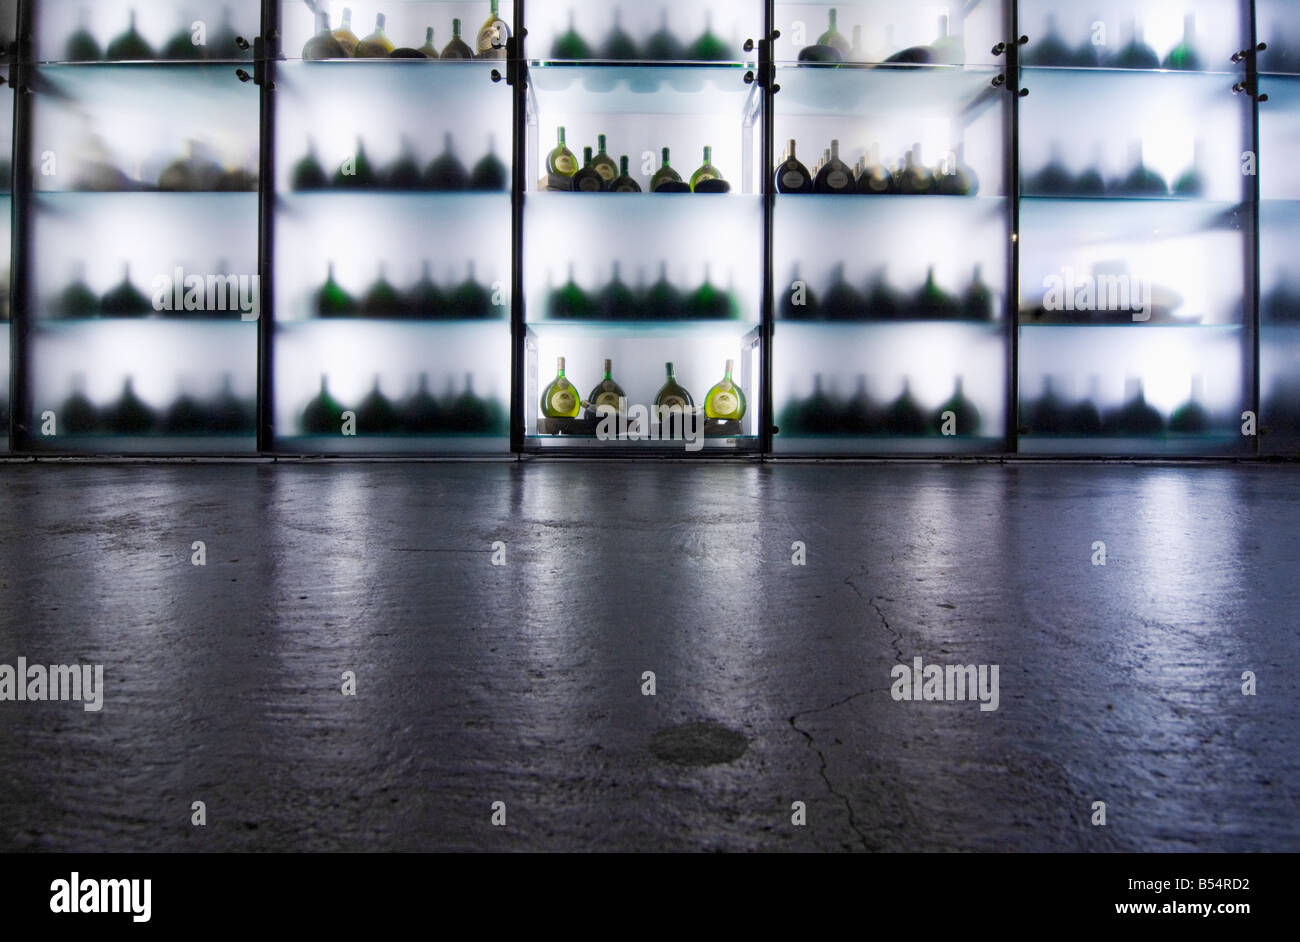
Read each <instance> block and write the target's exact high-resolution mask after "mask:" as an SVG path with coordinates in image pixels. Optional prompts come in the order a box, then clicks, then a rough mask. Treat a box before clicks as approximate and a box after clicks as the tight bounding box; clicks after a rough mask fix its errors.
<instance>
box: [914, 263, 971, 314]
mask: <svg viewBox="0 0 1300 942" xmlns="http://www.w3.org/2000/svg"><path fill="white" fill-rule="evenodd" d="M914 310H915V311H916V316H917V317H918V318H921V319H922V320H951V319H952V318H955V317H957V316H958V314H959V313H960V309H959V308H958V306H957V301H956V299H954V298H953V296H952V295H950V294H948V292H946V291H944V290H943V289H942V288H940V287H939V286H938V284H936V283H935V280H934V266H933V265H931V266H930V268H929V270H928V271H927V272H926V275H925V284H923V285H922V286H921V290H920V291H918V292H917V294H916V301H915V304H914Z"/></svg>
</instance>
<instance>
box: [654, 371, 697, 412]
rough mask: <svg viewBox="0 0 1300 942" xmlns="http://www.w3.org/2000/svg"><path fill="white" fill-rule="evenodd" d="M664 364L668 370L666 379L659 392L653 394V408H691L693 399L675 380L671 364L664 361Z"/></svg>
mask: <svg viewBox="0 0 1300 942" xmlns="http://www.w3.org/2000/svg"><path fill="white" fill-rule="evenodd" d="M664 366H665V367H666V368H667V370H668V379H667V380H665V381H664V384H663V386H661V387H660V388H659V392H658V393H657V394H656V395H655V410H656V411H658V410H659V409H691V408H693V407H694V406H695V400H694V399H692V398H691V394H690V393H689V392H687V391H686V387H685V386H683V385H681V384H680V383H678V382H677V374H676V373H675V372H674V371H673V365H672V364H671V363H666V364H664Z"/></svg>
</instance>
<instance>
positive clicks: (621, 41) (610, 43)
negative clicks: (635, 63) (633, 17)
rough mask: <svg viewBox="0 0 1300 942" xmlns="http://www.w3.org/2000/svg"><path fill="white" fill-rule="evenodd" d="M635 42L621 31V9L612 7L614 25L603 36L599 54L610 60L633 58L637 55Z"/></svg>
mask: <svg viewBox="0 0 1300 942" xmlns="http://www.w3.org/2000/svg"><path fill="white" fill-rule="evenodd" d="M637 54H638V53H637V48H636V43H635V42H633V41H632V37H631V36H629V35H628V34H627V33H625V32H624V31H623V24H622V10H620V9H618V8H617V7H616V8H615V9H614V26H613V28H612V29H611V30H610V31H609V35H608V36H606V37H605V42H604V45H602V46H601V47H600V56H601V58H602V59H607V60H609V61H611V62H618V61H624V60H628V59H635V58H636V57H637Z"/></svg>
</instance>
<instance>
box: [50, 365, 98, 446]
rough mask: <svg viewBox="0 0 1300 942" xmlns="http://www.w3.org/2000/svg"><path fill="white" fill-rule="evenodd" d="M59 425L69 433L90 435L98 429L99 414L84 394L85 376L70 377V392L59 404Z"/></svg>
mask: <svg viewBox="0 0 1300 942" xmlns="http://www.w3.org/2000/svg"><path fill="white" fill-rule="evenodd" d="M58 415H59V425H60V426H61V427H62V429H63V431H65V432H67V433H68V434H70V435H91V434H93V433H95V432H98V431H99V430H100V421H101V416H100V414H99V410H98V409H96V408H95V404H94V403H93V402H91V401H90V399H89V398H87V396H86V377H85V376H84V375H83V374H81V373H78V374H76V375H75V376H73V377H72V393H71V394H70V395H69V396H68V398H67V399H65V400H63V404H62V405H61V406H59V413H58Z"/></svg>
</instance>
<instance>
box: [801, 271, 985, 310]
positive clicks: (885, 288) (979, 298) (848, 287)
mask: <svg viewBox="0 0 1300 942" xmlns="http://www.w3.org/2000/svg"><path fill="white" fill-rule="evenodd" d="M779 298H780V300H779V308H778V310H779V316H780V317H781V318H782V319H784V320H790V321H814V320H826V321H957V320H962V321H986V322H987V321H993V320H995V319H996V310H995V305H994V299H993V292H992V291H991V290H990V289H989V287H988V285H986V284H985V283H984V279H983V276H982V274H981V266H979V265H976V266H975V271H974V275H973V276H972V278H971V280H970V282H968V283H967V285H966V286H965V288H964V289H963V290H962V292H961V294H960V295H956V294H952V293H950V292H948V291H945V290H944V289H943V288H942V287H940V286H939V284H938V283H937V282H936V281H935V277H934V268H933V267H931V268H930V269H929V271H928V272H927V273H926V277H925V282H924V283H923V284H922V285H921V286H920V287H919V288H917V289H915V290H914V291H912V292H910V293H909V294H904V293H902V292H900V291H898V290H897V289H895V288H894V287H893V286H892V285H891V284H890V283H889V281H888V279H887V277H886V270H885V269H884V268H881V269H880V270H879V271H878V272H877V273H876V275H875V277H874V278H872V280H871V282H870V283H869V284H868V285H867V289H866V292H865V293H864V292H862V291H859V290H858V289H857V288H855V287H854V286H853V285H852V284H850V283H849V282H848V281H847V280H846V279H845V277H844V264H843V263H840V264H838V265H836V266H835V269H834V272H833V273H832V279H831V283H830V285H829V286H828V287H827V288H826V289H825V292H824V293H822V294H821V295H818V294H817V293H816V292H814V291H813V289H812V288H811V287H809V286H808V284H807V282H805V281H803V280H802V279H801V278H800V277H799V266H798V265H796V266H795V267H794V269H793V271H792V273H791V280H790V283H789V287H788V289H786V290H783V291H781V292H780V294H779Z"/></svg>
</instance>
